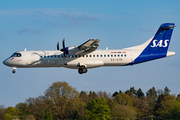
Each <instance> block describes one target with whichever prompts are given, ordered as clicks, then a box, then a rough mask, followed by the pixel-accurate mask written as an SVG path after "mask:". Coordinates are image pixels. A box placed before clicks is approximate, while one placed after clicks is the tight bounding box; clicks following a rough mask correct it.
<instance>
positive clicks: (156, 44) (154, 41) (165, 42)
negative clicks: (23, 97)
mask: <svg viewBox="0 0 180 120" xmlns="http://www.w3.org/2000/svg"><path fill="white" fill-rule="evenodd" d="M157 41H158V40H153V45H151V47H167V46H168V41H169V40H165V41H164V45H163V40H160V41H159V42H158V43H157Z"/></svg>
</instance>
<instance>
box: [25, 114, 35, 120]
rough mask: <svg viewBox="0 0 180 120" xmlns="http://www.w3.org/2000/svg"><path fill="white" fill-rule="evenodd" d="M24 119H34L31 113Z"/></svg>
mask: <svg viewBox="0 0 180 120" xmlns="http://www.w3.org/2000/svg"><path fill="white" fill-rule="evenodd" d="M25 120H36V119H35V118H34V116H33V115H27V116H26V118H25Z"/></svg>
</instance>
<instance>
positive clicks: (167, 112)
mask: <svg viewBox="0 0 180 120" xmlns="http://www.w3.org/2000/svg"><path fill="white" fill-rule="evenodd" d="M156 114H157V116H159V117H162V118H166V119H179V118H180V102H178V101H174V100H167V101H163V102H162V103H161V108H159V109H158V110H157V111H156Z"/></svg>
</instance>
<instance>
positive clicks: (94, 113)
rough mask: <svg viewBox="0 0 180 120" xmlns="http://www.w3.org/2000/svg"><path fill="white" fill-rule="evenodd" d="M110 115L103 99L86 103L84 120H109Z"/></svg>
mask: <svg viewBox="0 0 180 120" xmlns="http://www.w3.org/2000/svg"><path fill="white" fill-rule="evenodd" d="M110 115H111V111H110V108H109V106H108V104H107V102H106V100H105V98H96V99H94V100H91V101H90V102H88V104H87V108H86V111H85V119H86V120H103V119H104V118H105V119H108V120H110V119H111V117H110Z"/></svg>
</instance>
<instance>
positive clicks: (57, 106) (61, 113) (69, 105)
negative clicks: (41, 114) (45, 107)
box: [45, 82, 79, 119]
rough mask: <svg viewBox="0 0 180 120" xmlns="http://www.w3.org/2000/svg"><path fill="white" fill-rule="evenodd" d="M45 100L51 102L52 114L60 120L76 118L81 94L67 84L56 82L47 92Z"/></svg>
mask: <svg viewBox="0 0 180 120" xmlns="http://www.w3.org/2000/svg"><path fill="white" fill-rule="evenodd" d="M45 99H49V100H51V102H52V103H53V104H52V107H51V108H50V109H51V112H52V114H53V115H55V116H57V118H58V119H66V118H68V117H74V113H75V111H76V110H77V107H78V103H79V93H78V91H77V90H76V89H75V88H72V87H71V86H69V84H68V83H67V82H54V83H53V84H52V85H51V86H50V87H49V88H48V89H47V90H46V91H45Z"/></svg>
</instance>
